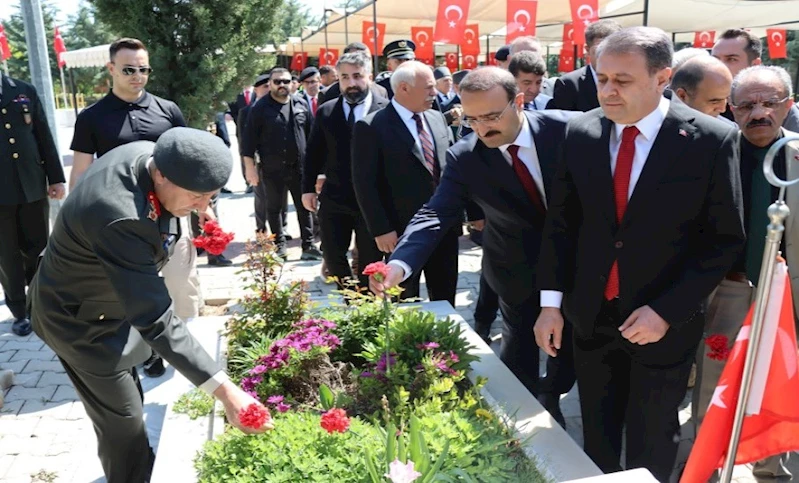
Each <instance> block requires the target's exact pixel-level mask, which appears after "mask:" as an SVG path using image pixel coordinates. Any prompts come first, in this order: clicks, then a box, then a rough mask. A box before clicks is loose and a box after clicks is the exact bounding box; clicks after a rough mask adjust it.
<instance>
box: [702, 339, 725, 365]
mask: <svg viewBox="0 0 799 483" xmlns="http://www.w3.org/2000/svg"><path fill="white" fill-rule="evenodd" d="M705 345H706V346H708V348H709V349H710V351H708V353H707V356H708V357H709V358H710V359H713V360H715V361H725V360H727V357H729V355H730V348H729V345H730V341H729V339H728V338H727V336H725V335H721V334H714V335H711V336H708V337H707V338H706V339H705Z"/></svg>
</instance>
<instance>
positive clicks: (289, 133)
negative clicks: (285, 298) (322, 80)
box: [241, 68, 322, 260]
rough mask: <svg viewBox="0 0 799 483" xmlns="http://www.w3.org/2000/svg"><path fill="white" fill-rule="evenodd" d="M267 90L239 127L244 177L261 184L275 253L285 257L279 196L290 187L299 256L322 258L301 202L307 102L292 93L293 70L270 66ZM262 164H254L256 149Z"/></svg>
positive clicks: (308, 119) (308, 121) (307, 129)
mask: <svg viewBox="0 0 799 483" xmlns="http://www.w3.org/2000/svg"><path fill="white" fill-rule="evenodd" d="M269 87H270V91H269V95H267V96H264V97H263V98H262V99H259V100H258V102H256V103H255V105H254V106H252V107H251V108H250V114H249V116H248V118H247V124H246V126H245V127H244V129H243V131H242V145H241V155H242V156H243V157H244V164H245V170H246V173H245V176H246V178H247V181H249V182H250V184H251V185H253V186H256V187H257V186H258V184H259V183H264V188H265V190H264V191H265V193H266V219H267V221H268V222H269V228H270V229H271V230H272V233H273V234H274V235H275V243H276V244H277V247H278V255H279V256H281V257H282V258H283V259H285V258H286V234H285V232H284V229H283V213H282V211H283V196H284V193H285V192H286V190H289V191H290V192H291V197H292V198H293V199H294V208H295V209H296V210H297V218H298V220H299V223H300V234H301V238H302V260H321V258H322V253H321V252H320V251H319V249H317V248H316V247H315V246H314V244H313V241H314V240H313V222H312V220H311V214H310V213H309V212H308V211H307V210H306V209H305V208H304V207H303V206H302V187H301V169H300V162H301V160H302V159H303V158H304V157H305V144H306V139H307V138H308V136H309V134H310V131H311V113H310V112H308V104H307V103H306V102H305V100H304V99H302V98H301V97H299V96H292V95H291V94H290V92H289V89H290V87H291V74H290V73H289V71H288V70H286V69H283V68H276V69H274V70H272V74H271V77H270V81H269ZM256 152H257V153H258V156H259V158H260V163H259V165H258V166H256V164H255V153H256Z"/></svg>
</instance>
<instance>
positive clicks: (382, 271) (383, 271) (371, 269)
mask: <svg viewBox="0 0 799 483" xmlns="http://www.w3.org/2000/svg"><path fill="white" fill-rule="evenodd" d="M363 274H364V275H366V276H367V277H373V278H374V279H375V280H377V281H378V282H382V281H383V280H385V279H386V277H388V265H386V264H385V263H383V262H375V263H370V264H369V265H367V266H366V268H364V269H363Z"/></svg>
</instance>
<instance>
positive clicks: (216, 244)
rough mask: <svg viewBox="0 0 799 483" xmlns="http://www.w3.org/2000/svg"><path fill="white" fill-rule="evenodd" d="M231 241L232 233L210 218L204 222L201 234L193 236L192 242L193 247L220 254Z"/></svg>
mask: <svg viewBox="0 0 799 483" xmlns="http://www.w3.org/2000/svg"><path fill="white" fill-rule="evenodd" d="M231 241H233V233H227V232H225V231H223V230H222V227H220V226H219V223H217V222H216V221H214V220H211V221H206V222H205V224H204V225H203V232H202V234H200V236H198V237H196V238H194V239H193V240H192V243H194V246H195V247H197V248H202V249H203V250H205V251H206V252H208V253H210V254H211V255H221V254H222V252H224V251H225V248H227V246H228V243H230V242H231Z"/></svg>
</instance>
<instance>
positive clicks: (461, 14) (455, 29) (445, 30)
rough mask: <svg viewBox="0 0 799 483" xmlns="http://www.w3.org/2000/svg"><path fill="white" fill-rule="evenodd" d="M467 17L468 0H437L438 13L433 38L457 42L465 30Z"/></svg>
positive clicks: (445, 41) (439, 40)
mask: <svg viewBox="0 0 799 483" xmlns="http://www.w3.org/2000/svg"><path fill="white" fill-rule="evenodd" d="M468 17H469V0H438V15H437V16H436V30H435V36H434V37H433V40H435V41H436V42H443V43H445V44H457V43H459V42H460V40H461V39H462V38H463V34H464V32H465V31H466V20H467V18H468Z"/></svg>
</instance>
